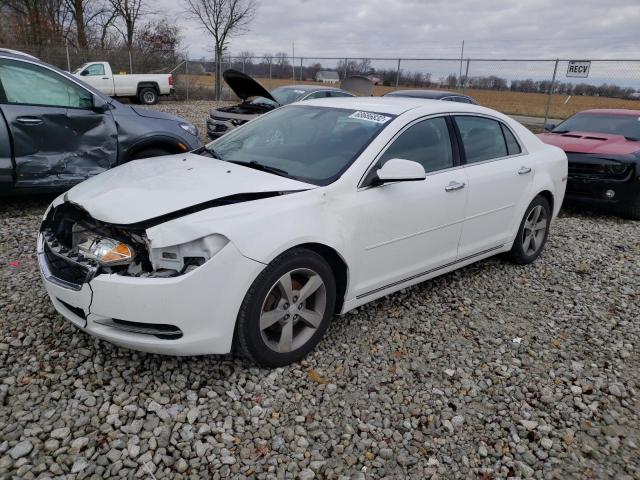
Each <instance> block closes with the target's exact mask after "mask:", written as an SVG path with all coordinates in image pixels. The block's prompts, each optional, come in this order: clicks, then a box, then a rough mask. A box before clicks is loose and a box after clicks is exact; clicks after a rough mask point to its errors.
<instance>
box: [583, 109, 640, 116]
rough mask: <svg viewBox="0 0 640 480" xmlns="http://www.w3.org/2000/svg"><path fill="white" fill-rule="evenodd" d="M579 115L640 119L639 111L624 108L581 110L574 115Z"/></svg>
mask: <svg viewBox="0 0 640 480" xmlns="http://www.w3.org/2000/svg"><path fill="white" fill-rule="evenodd" d="M581 113H590V114H595V115H620V116H630V117H640V110H630V109H626V108H592V109H589V110H582V111H581V112H578V113H576V115H580V114H581Z"/></svg>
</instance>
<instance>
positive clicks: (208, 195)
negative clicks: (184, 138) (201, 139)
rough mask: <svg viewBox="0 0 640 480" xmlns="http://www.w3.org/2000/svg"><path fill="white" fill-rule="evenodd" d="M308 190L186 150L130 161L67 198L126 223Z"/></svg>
mask: <svg viewBox="0 0 640 480" xmlns="http://www.w3.org/2000/svg"><path fill="white" fill-rule="evenodd" d="M311 188H315V185H312V184H308V183H304V182H299V181H297V180H292V179H289V178H285V177H280V176H277V175H274V174H271V173H267V172H262V171H259V170H253V169H251V168H248V167H244V166H241V165H235V164H231V163H227V162H223V161H221V160H216V159H213V158H210V157H203V156H200V155H197V154H194V153H186V154H178V155H170V156H166V157H155V158H148V159H144V160H134V161H132V162H129V163H126V164H124V165H121V166H119V167H116V168H114V169H111V170H108V171H106V172H104V173H102V174H100V175H97V176H95V177H93V178H90V179H89V180H87V181H85V182H83V183H81V184H79V185H77V186H75V187H74V188H72V189H71V190H69V192H68V193H67V197H66V198H67V201H69V202H71V203H74V204H76V205H78V206H80V207H81V208H83V209H84V210H86V211H87V212H88V213H89V214H90V215H91V216H92V217H93V218H95V219H97V220H100V221H103V222H107V223H114V224H120V225H128V224H132V223H139V222H145V221H148V220H150V219H155V218H157V217H162V216H164V215H169V214H173V213H175V212H179V211H181V210H185V209H190V207H194V206H198V205H202V204H205V203H206V202H211V201H213V200H217V199H221V198H225V197H230V196H233V195H240V194H259V193H267V192H287V191H297V190H308V189H311ZM276 194H277V193H276ZM187 213H188V212H186V213H185V214H187Z"/></svg>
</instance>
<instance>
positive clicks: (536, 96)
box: [178, 75, 640, 118]
mask: <svg viewBox="0 0 640 480" xmlns="http://www.w3.org/2000/svg"><path fill="white" fill-rule="evenodd" d="M187 80H188V81H189V85H190V88H195V89H199V90H202V89H213V81H214V80H213V77H212V76H209V75H188V76H185V75H181V76H180V77H178V85H181V84H182V85H184V82H185V81H187ZM256 80H258V81H259V82H260V83H261V84H262V85H263V86H264V87H265V88H267V89H268V90H271V89H272V88H276V87H279V86H282V85H291V84H292V83H294V82H293V81H292V80H291V79H286V78H274V79H271V80H269V79H268V78H256ZM295 83H298V84H300V83H305V84H318V83H317V82H310V81H300V80H296V81H295ZM400 88H403V89H404V88H406V87H400ZM392 90H396V89H395V88H394V87H384V86H382V85H376V86H375V87H374V95H383V94H385V93H387V92H390V91H392ZM465 93H467V94H468V95H471V96H472V97H473V98H475V99H476V100H477V101H478V102H479V103H480V104H481V105H484V106H485V107H489V108H493V109H495V110H498V111H500V112H503V113H507V114H510V115H529V116H532V117H544V111H545V108H546V106H547V95H545V94H543V93H523V92H511V91H508V90H507V91H495V90H473V89H467V90H466V92H465ZM589 108H628V109H634V110H640V100H622V99H619V98H606V97H580V96H573V97H567V96H566V95H554V96H553V99H552V102H551V109H550V112H549V118H567V117H569V116H571V115H573V114H574V113H576V112H579V111H581V110H586V109H589Z"/></svg>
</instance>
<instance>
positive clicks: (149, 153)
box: [129, 147, 171, 160]
mask: <svg viewBox="0 0 640 480" xmlns="http://www.w3.org/2000/svg"><path fill="white" fill-rule="evenodd" d="M163 155H171V152H168V151H167V150H165V149H164V148H158V147H151V148H145V149H144V150H140V151H139V152H136V153H134V154H133V155H131V157H130V158H129V160H140V159H141V158H151V157H162V156H163Z"/></svg>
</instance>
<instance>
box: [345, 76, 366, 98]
mask: <svg viewBox="0 0 640 480" xmlns="http://www.w3.org/2000/svg"><path fill="white" fill-rule="evenodd" d="M340 88H341V89H342V90H346V91H347V92H351V93H353V94H354V95H357V96H358V97H370V96H371V95H372V94H373V82H372V81H371V79H369V77H365V76H364V75H352V76H350V77H348V78H345V79H344V80H343V81H342V82H341V83H340Z"/></svg>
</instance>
